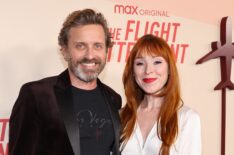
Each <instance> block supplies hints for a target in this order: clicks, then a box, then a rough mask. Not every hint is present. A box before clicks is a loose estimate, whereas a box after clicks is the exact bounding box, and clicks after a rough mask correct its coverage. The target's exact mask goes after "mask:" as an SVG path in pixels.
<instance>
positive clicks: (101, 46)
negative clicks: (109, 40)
mask: <svg viewBox="0 0 234 155" xmlns="http://www.w3.org/2000/svg"><path fill="white" fill-rule="evenodd" d="M95 48H96V49H103V45H102V44H95Z"/></svg>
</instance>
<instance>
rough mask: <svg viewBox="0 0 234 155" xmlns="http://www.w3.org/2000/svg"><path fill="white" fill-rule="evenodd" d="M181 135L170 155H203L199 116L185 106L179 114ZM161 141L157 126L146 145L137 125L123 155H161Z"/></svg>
mask: <svg viewBox="0 0 234 155" xmlns="http://www.w3.org/2000/svg"><path fill="white" fill-rule="evenodd" d="M178 116H179V117H178V120H179V133H178V137H177V140H176V142H175V144H174V145H172V146H171V148H170V155H201V125H200V117H199V115H198V114H197V113H196V112H195V111H194V110H192V109H190V108H188V107H186V106H183V107H182V108H181V109H180V110H179V113H178ZM160 147H161V140H160V139H159V138H158V136H157V124H155V125H154V126H153V128H152V129H151V131H150V133H149V135H148V136H147V138H146V140H145V143H144V144H143V138H142V135H141V131H140V127H139V125H138V124H137V123H136V125H135V129H134V132H133V134H132V136H131V137H130V139H129V140H128V142H127V144H126V146H125V147H124V149H123V151H122V154H121V155H159V150H160Z"/></svg>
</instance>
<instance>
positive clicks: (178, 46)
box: [171, 44, 189, 63]
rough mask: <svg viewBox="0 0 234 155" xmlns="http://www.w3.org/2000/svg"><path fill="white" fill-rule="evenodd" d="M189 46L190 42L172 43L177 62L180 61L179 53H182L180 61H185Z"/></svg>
mask: <svg viewBox="0 0 234 155" xmlns="http://www.w3.org/2000/svg"><path fill="white" fill-rule="evenodd" d="M175 46H176V47H175ZM188 47H189V45H188V44H176V45H174V44H171V49H172V50H173V51H174V52H175V58H176V62H178V58H179V54H180V55H181V57H180V63H184V58H185V52H186V49H187V48H188ZM179 52H180V53H179Z"/></svg>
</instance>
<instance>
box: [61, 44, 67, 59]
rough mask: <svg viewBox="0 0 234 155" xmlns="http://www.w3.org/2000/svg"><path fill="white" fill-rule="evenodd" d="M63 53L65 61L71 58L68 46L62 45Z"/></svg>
mask: <svg viewBox="0 0 234 155" xmlns="http://www.w3.org/2000/svg"><path fill="white" fill-rule="evenodd" d="M60 51H61V53H62V55H63V58H64V60H65V61H68V60H69V54H68V50H67V47H66V46H62V47H61V49H60Z"/></svg>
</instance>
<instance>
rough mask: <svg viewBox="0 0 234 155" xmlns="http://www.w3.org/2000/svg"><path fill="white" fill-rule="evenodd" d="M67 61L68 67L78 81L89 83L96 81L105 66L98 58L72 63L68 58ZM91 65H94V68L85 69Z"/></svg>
mask: <svg viewBox="0 0 234 155" xmlns="http://www.w3.org/2000/svg"><path fill="white" fill-rule="evenodd" d="M67 61H68V67H69V69H70V70H71V71H72V72H73V74H74V75H75V76H76V77H77V78H78V79H79V80H81V81H84V82H91V81H93V80H96V79H97V77H98V75H99V74H100V73H101V71H102V70H103V68H104V67H105V64H106V62H103V61H102V60H101V59H100V58H93V59H88V58H83V59H81V60H78V61H76V62H74V61H72V59H71V58H69V59H68V60H67ZM92 64H95V68H93V69H91V68H88V67H86V66H88V65H92ZM85 65H86V66H85Z"/></svg>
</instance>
